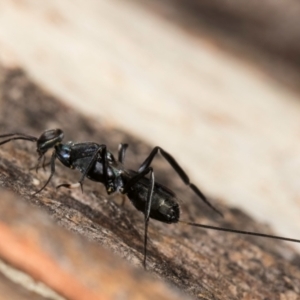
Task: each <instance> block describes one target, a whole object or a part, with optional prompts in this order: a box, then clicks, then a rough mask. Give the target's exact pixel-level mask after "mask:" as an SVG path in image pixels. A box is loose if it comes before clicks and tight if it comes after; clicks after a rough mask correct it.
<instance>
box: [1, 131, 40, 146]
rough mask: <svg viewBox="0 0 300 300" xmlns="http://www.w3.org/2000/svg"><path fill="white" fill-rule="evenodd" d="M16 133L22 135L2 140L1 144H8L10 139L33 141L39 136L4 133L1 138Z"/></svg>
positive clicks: (12, 134)
mask: <svg viewBox="0 0 300 300" xmlns="http://www.w3.org/2000/svg"><path fill="white" fill-rule="evenodd" d="M14 135H20V136H15V137H12V138H9V139H6V140H4V141H1V142H0V146H1V145H4V144H6V143H8V142H10V141H13V140H26V141H31V142H36V141H37V138H36V137H34V136H30V135H26V134H20V133H9V134H3V135H0V138H5V137H10V136H14Z"/></svg>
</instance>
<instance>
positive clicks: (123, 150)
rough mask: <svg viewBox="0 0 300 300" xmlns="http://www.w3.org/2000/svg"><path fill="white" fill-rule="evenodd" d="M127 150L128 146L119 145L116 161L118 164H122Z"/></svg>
mask: <svg viewBox="0 0 300 300" xmlns="http://www.w3.org/2000/svg"><path fill="white" fill-rule="evenodd" d="M127 148H128V144H120V145H119V151H118V161H119V162H120V163H122V164H123V163H124V158H125V153H126V150H127Z"/></svg>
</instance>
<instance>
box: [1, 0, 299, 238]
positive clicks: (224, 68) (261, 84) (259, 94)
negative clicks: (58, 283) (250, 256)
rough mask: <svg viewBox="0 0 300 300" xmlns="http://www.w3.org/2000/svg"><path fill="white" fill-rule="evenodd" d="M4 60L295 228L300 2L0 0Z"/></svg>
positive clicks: (264, 215)
mask: <svg viewBox="0 0 300 300" xmlns="http://www.w3.org/2000/svg"><path fill="white" fill-rule="evenodd" d="M0 63H1V64H3V65H4V66H6V67H15V66H17V67H21V68H23V69H24V70H25V71H26V72H27V74H29V76H30V77H31V78H33V80H34V81H35V82H37V83H38V84H39V85H41V86H42V87H44V89H46V90H47V91H48V92H50V93H52V94H54V95H55V96H57V97H59V98H60V99H62V100H63V101H65V102H67V103H68V104H69V105H71V106H73V107H77V108H78V110H80V111H82V112H83V113H84V114H86V115H88V116H90V117H91V118H92V119H95V120H96V121H97V122H99V121H100V122H103V123H106V124H109V126H111V127H116V128H122V129H123V130H126V131H128V132H129V133H131V134H134V135H136V136H137V137H139V138H141V139H142V140H144V141H146V142H147V143H149V144H150V145H153V146H156V145H159V146H161V147H162V148H164V149H165V150H167V151H168V152H170V153H172V155H174V157H176V159H177V160H178V162H180V164H181V165H182V166H183V167H184V169H185V170H186V171H187V173H188V174H189V175H190V177H191V179H192V182H194V183H195V184H197V185H198V186H199V187H201V189H202V190H203V192H204V193H205V194H207V195H209V196H210V197H214V198H218V199H220V200H222V201H224V202H226V203H228V204H230V205H232V206H236V207H239V208H241V209H243V210H245V211H246V212H248V213H249V214H250V215H252V216H254V217H255V218H257V219H258V220H259V221H263V222H266V223H268V224H270V225H272V227H273V228H274V229H275V230H276V232H277V233H278V234H281V235H285V236H289V237H295V238H299V236H300V218H299V216H300V101H299V83H300V72H299V71H300V3H299V2H298V1H293V0H278V1H271V0H270V1H264V2H261V1H258V0H252V1H251V2H244V1H243V2H240V1H239V2H238V1H231V0H227V1H217V0H214V1H212V0H185V1H181V0H164V1H157V0H153V1H151V2H149V1H143V0H140V1H139V0H136V1H134V0H132V1H119V0H111V1H103V0H72V1H70V0H51V1H50V0H44V1H38V0H0ZM0 109H1V108H0ZM37 117H38V116H37ZM53 118H55V115H54V116H53ZM170 176H176V175H175V174H170ZM182 200H183V201H184V199H182ZM186 219H187V218H186Z"/></svg>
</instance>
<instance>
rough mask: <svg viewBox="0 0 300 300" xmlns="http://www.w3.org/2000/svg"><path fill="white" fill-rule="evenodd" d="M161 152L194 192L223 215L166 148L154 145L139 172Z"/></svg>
mask: <svg viewBox="0 0 300 300" xmlns="http://www.w3.org/2000/svg"><path fill="white" fill-rule="evenodd" d="M158 152H160V153H161V155H162V156H163V157H164V158H165V159H166V161H167V162H168V163H169V164H170V165H171V167H172V168H173V169H174V170H175V172H176V173H177V174H178V175H179V177H180V178H181V180H182V181H183V182H184V183H185V184H186V185H188V186H189V187H190V188H191V189H192V190H193V192H194V193H195V194H196V195H197V196H198V197H199V198H200V199H201V200H202V201H204V202H205V204H206V205H208V206H209V207H210V208H211V209H213V210H214V211H215V212H216V213H218V214H219V215H220V216H222V217H223V214H222V213H221V212H220V211H219V210H217V209H216V208H215V207H214V206H213V205H212V204H211V203H210V202H209V201H208V200H207V199H206V197H205V196H204V194H203V193H202V192H201V191H200V190H199V188H197V187H196V186H195V185H194V184H193V183H191V181H190V179H189V177H188V176H187V174H186V173H185V172H184V171H183V169H182V168H181V167H180V165H179V164H178V163H177V161H176V160H175V159H174V158H173V156H171V155H170V154H169V153H168V152H166V151H165V150H163V149H162V148H160V147H158V146H157V147H154V148H153V150H152V151H151V153H150V154H149V156H148V157H147V158H146V159H145V161H144V162H143V163H142V164H141V166H140V168H139V172H142V171H143V170H145V169H146V168H148V167H149V166H150V165H151V163H152V160H153V159H154V157H155V155H157V153H158Z"/></svg>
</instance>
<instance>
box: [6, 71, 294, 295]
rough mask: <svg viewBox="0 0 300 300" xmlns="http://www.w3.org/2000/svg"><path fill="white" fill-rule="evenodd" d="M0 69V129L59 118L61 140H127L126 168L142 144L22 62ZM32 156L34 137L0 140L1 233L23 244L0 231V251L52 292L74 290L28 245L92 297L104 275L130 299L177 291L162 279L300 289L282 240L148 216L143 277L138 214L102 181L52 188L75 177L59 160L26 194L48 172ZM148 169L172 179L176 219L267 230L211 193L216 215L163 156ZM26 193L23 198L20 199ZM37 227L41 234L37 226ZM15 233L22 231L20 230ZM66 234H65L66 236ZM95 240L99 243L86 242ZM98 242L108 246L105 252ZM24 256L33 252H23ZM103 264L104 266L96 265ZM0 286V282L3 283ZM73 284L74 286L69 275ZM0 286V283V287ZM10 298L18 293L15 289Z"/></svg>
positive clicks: (198, 285)
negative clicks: (45, 86)
mask: <svg viewBox="0 0 300 300" xmlns="http://www.w3.org/2000/svg"><path fill="white" fill-rule="evenodd" d="M0 74H1V85H0V91H1V94H0V95H1V96H0V107H1V111H0V132H1V133H2V132H13V131H20V130H21V131H24V132H26V133H29V134H32V135H37V136H38V135H39V134H40V133H41V132H42V131H43V130H44V129H48V128H55V127H61V128H63V129H64V131H65V136H66V140H74V141H87V140H90V141H96V142H100V143H105V144H107V145H108V146H109V148H110V149H117V145H118V143H119V142H128V143H129V144H130V148H129V151H128V159H126V165H128V166H132V167H133V168H135V167H136V166H137V165H138V163H139V162H141V161H142V160H143V158H145V156H146V155H147V154H148V153H149V150H150V147H149V146H147V145H145V144H143V143H141V142H140V141H139V140H137V139H136V138H134V137H132V136H130V135H128V134H126V133H124V132H122V131H119V130H116V129H114V128H112V127H107V126H106V125H105V124H103V123H101V120H100V121H99V120H97V121H96V120H93V119H88V118H86V117H83V116H81V115H80V114H79V113H78V112H76V111H74V110H73V109H71V108H69V107H67V106H65V105H63V104H62V103H60V102H58V101H57V100H56V99H54V98H53V97H51V96H49V95H47V94H46V93H45V92H43V91H42V90H40V89H39V88H38V87H37V86H35V85H34V84H33V83H32V82H31V81H30V80H29V79H28V78H27V77H26V76H25V75H24V74H23V73H22V72H21V71H19V70H5V69H1V73H0ZM36 159H37V154H36V152H35V145H34V144H32V143H30V142H22V141H19V142H13V143H10V144H7V145H5V146H2V147H1V148H0V182H1V188H5V189H8V190H10V191H13V192H14V193H16V194H17V195H19V196H18V197H15V196H12V195H11V194H8V193H6V192H1V195H2V197H3V201H2V200H1V213H0V229H1V228H2V229H1V230H0V239H1V240H2V237H4V235H5V233H7V230H8V228H9V230H10V233H11V236H13V237H14V238H15V239H16V240H17V242H18V245H19V246H20V247H27V249H28V251H29V253H28V254H25V253H23V252H22V253H21V254H20V252H18V250H20V249H22V248H15V244H13V241H12V240H6V241H7V243H5V247H6V249H9V245H10V244H9V243H11V253H10V252H9V251H8V252H5V251H4V250H3V249H4V248H5V247H4V245H2V246H1V247H0V256H1V259H3V260H4V261H5V262H6V263H7V264H9V265H11V266H12V267H14V268H17V269H18V268H19V269H20V270H21V271H23V272H26V273H28V274H29V275H30V276H32V277H33V278H36V279H37V280H41V281H43V282H44V283H45V284H46V285H48V286H49V287H50V288H52V289H53V290H54V291H56V292H57V293H59V294H60V295H62V296H64V297H67V298H68V299H79V298H78V297H77V298H76V295H75V296H74V291H73V293H71V294H68V292H69V286H68V285H55V284H53V281H51V280H52V279H53V278H55V276H56V274H53V273H52V272H53V269H51V268H46V269H45V268H44V266H43V263H40V260H38V258H39V257H38V256H35V255H34V253H33V248H34V247H40V248H39V254H40V255H46V256H47V255H51V257H52V259H53V264H54V265H55V266H56V267H59V268H61V269H63V270H64V271H65V270H66V269H67V270H68V272H69V273H71V275H72V276H73V277H72V278H71V279H73V280H75V279H76V283H78V284H82V285H84V288H85V289H88V292H89V293H96V295H95V297H96V298H97V297H98V299H103V298H102V296H104V299H110V298H109V297H108V295H107V294H104V293H103V294H101V284H102V283H103V281H104V280H105V282H108V283H109V284H111V285H110V286H111V287H112V289H111V290H110V291H111V294H110V296H111V299H119V298H118V297H120V295H119V294H118V291H119V290H118V289H119V286H120V285H122V286H123V288H126V289H128V290H127V291H128V293H129V294H128V295H129V296H127V294H126V295H124V294H122V297H123V296H124V299H135V298H134V297H133V296H132V295H137V294H138V293H139V292H141V293H142V292H143V294H142V295H143V296H141V297H142V298H140V299H144V298H147V297H149V299H153V293H155V292H157V293H164V294H165V298H166V299H175V297H176V295H175V294H176V292H175V291H172V288H171V289H170V287H167V286H166V285H165V284H164V282H169V284H171V286H175V287H177V288H178V289H180V290H181V291H182V292H183V293H185V294H186V295H190V296H191V297H195V298H197V299H207V300H208V299H239V300H240V299H280V300H282V299H299V298H300V290H299V288H300V257H299V255H298V254H296V253H295V252H294V251H293V250H292V249H291V248H290V247H289V245H287V244H284V243H279V242H271V241H267V240H264V239H253V238H243V237H241V236H237V235H232V234H225V233H218V232H207V231H205V230H199V229H195V228H191V227H187V226H183V225H178V224H177V225H165V224H161V223H159V222H154V221H151V222H150V227H149V237H150V240H149V259H148V267H149V271H148V272H149V273H151V274H153V275H154V276H155V277H156V278H157V280H156V281H155V280H153V279H149V278H148V275H147V274H145V273H144V272H143V270H142V266H141V259H142V251H143V242H142V239H143V217H142V215H141V214H140V213H138V212H137V211H136V210H135V209H134V208H133V207H132V206H131V205H130V203H127V204H126V205H125V207H120V206H119V203H120V202H121V199H120V198H119V197H118V196H117V195H116V196H113V197H109V199H108V197H107V195H106V193H105V190H104V189H103V187H102V185H101V184H97V183H94V182H89V181H88V180H86V182H85V185H84V193H83V194H82V193H81V191H80V190H72V191H68V190H59V191H56V190H55V186H56V185H58V184H59V183H62V182H76V181H77V180H78V178H79V174H78V173H76V172H73V171H72V170H70V169H66V168H64V167H62V166H61V165H59V164H57V172H56V175H55V177H54V178H53V180H52V182H51V183H50V184H49V186H48V187H47V189H46V190H45V191H43V192H42V193H41V194H40V195H38V196H35V197H32V196H31V194H32V192H33V191H35V190H36V189H37V188H38V187H39V186H41V184H42V183H43V182H45V180H46V179H47V176H48V175H49V171H43V170H40V171H39V172H38V174H36V172H35V171H34V170H30V168H31V167H32V166H34V165H35V164H36ZM155 171H156V172H157V173H156V174H157V177H158V178H159V180H160V181H161V182H163V183H164V184H166V185H167V186H169V187H171V188H174V190H175V191H176V192H177V194H178V195H179V198H181V199H183V200H182V201H181V207H182V211H183V212H182V219H185V220H188V219H192V220H194V221H196V222H202V223H207V224H214V225H223V226H226V227H233V228H239V229H244V230H254V231H260V232H270V231H269V229H268V228H267V227H265V226H263V225H261V224H258V223H256V222H254V221H253V220H252V219H251V218H250V217H248V216H247V215H246V214H244V213H242V212H241V211H239V210H237V209H230V208H228V207H226V206H225V205H224V204H222V203H220V202H217V201H214V200H213V199H212V201H213V203H214V204H215V205H217V207H218V208H219V209H220V210H221V211H222V212H223V213H224V215H225V218H224V219H221V218H218V217H217V216H216V215H215V214H214V213H212V212H211V211H210V210H208V209H206V207H204V206H203V204H202V203H201V201H199V199H197V198H196V197H195V196H194V195H193V194H192V193H190V192H189V191H188V190H186V188H184V187H182V186H183V185H182V184H181V183H180V180H179V179H178V178H177V177H176V176H175V174H174V173H173V172H172V171H171V170H170V168H168V167H167V166H166V164H165V163H162V161H160V160H158V162H157V164H156V166H155ZM27 203H30V204H31V206H30V207H28V206H27ZM32 204H33V205H34V206H37V207H39V208H40V209H41V210H43V211H44V212H46V213H47V214H48V215H50V216H51V217H52V219H53V220H54V222H55V223H57V224H59V225H61V226H62V227H64V228H66V229H68V231H72V232H75V233H77V234H78V235H79V237H75V238H74V237H71V235H70V234H68V232H67V231H66V230H63V229H61V232H62V233H60V230H59V229H58V228H57V227H56V226H54V225H49V224H50V223H49V221H47V220H46V221H45V222H44V221H43V214H42V213H40V212H36V208H35V207H33V206H32ZM31 207H32V214H31ZM46 219H47V218H46ZM31 220H32V221H31ZM22 224H24V225H22ZM46 227H47V230H48V233H47V234H45V231H44V229H45V228H46ZM4 228H6V229H7V230H4ZM15 228H16V229H15ZM15 230H16V231H15ZM20 235H21V236H23V237H22V238H20ZM69 235H70V236H69ZM6 236H7V235H6ZM65 240H67V241H70V244H69V242H65ZM95 243H96V244H98V246H96V247H95V245H94V244H95ZM31 247H32V248H31ZM61 247H62V249H64V250H62V249H61ZM97 247H99V249H98V250H97V249H96V248H97ZM102 247H104V248H106V249H108V250H109V252H111V253H110V254H108V253H107V251H104V250H102ZM31 252H32V253H31ZM12 253H14V256H13V255H12ZM35 253H36V252H35ZM30 255H32V256H30ZM115 256H119V258H115ZM12 257H13V259H12ZM28 257H32V259H30V260H27V258H28ZM120 257H123V258H124V259H126V260H127V264H125V263H124V262H122V263H121V262H120V263H119V260H120ZM126 265H127V266H126ZM129 265H134V266H135V267H136V268H137V270H134V271H132V270H131V267H129ZM102 268H105V270H107V269H110V270H112V271H111V272H107V273H106V274H103V272H102ZM104 273H105V272H104ZM40 274H43V276H41V275H40ZM49 278H50V279H51V280H50V279H49ZM135 280H136V281H137V285H136V286H135V285H134V281H135ZM129 283H130V284H129ZM98 284H99V285H98ZM8 286H9V285H5V287H2V289H3V290H2V291H4V289H6V288H8ZM150 286H151V287H150ZM75 288H78V287H77V286H76V285H75ZM0 289H1V285H0ZM19 289H21V290H22V289H23V288H22V287H20V288H19ZM75 290H76V289H75ZM104 290H105V289H104ZM104 290H102V291H104ZM13 292H14V293H18V288H14V289H13ZM22 292H23V293H24V291H23V290H22V291H21V292H20V295H22ZM105 292H107V291H106V290H105ZM0 295H3V293H2V292H0ZM77 295H79V294H77ZM178 297H179V298H181V299H182V298H184V296H178ZM187 297H188V296H187ZM23 298H24V297H23ZM11 299H22V298H21V296H19V294H18V296H16V297H15V298H11ZM33 299H34V298H33ZM37 299H39V298H38V296H37ZM80 299H84V298H80ZM88 299H92V298H88ZM160 299H163V298H162V297H160Z"/></svg>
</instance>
